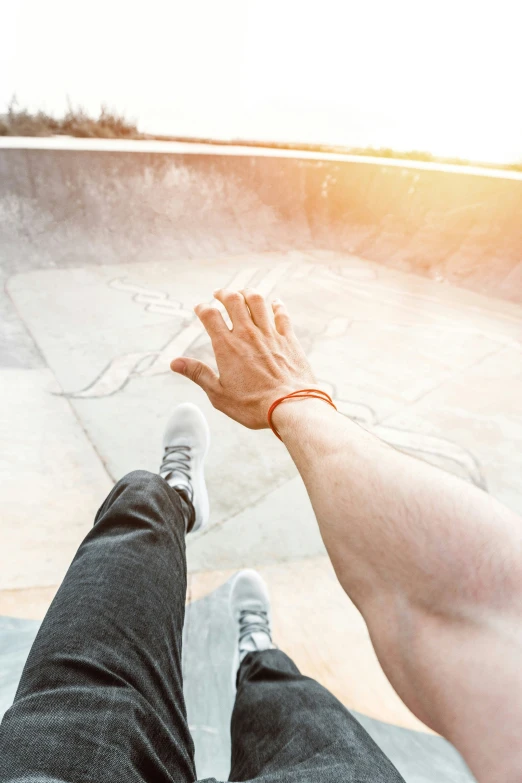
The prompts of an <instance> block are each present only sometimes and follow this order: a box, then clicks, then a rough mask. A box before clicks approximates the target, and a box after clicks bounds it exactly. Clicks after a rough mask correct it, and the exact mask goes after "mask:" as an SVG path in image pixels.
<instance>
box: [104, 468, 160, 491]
mask: <svg viewBox="0 0 522 783" xmlns="http://www.w3.org/2000/svg"><path fill="white" fill-rule="evenodd" d="M120 485H121V486H122V487H125V488H127V487H132V488H134V489H156V488H163V487H164V485H165V480H164V479H162V478H161V476H160V475H159V474H158V473H151V472H150V471H149V470H131V472H130V473H126V474H125V476H123V478H121V479H120V480H119V481H118V483H117V484H116V486H120Z"/></svg>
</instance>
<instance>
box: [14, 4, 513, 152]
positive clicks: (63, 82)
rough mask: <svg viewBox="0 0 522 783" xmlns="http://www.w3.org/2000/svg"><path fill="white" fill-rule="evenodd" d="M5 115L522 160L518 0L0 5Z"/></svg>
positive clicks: (182, 133) (201, 134) (174, 132)
mask: <svg viewBox="0 0 522 783" xmlns="http://www.w3.org/2000/svg"><path fill="white" fill-rule="evenodd" d="M0 19H1V27H0V111H1V110H2V108H1V107H2V106H5V105H6V104H7V102H8V101H9V99H10V97H11V96H12V95H13V94H16V96H17V98H18V101H19V103H20V104H21V105H24V106H28V107H29V108H33V109H36V108H44V109H46V110H47V111H49V112H51V113H60V112H62V111H63V110H64V108H65V106H66V103H67V99H68V98H69V99H70V101H71V102H72V103H73V104H74V105H82V106H83V107H85V108H86V109H87V110H88V111H90V112H93V113H96V112H97V111H98V110H99V107H100V104H101V103H105V104H107V105H108V106H109V107H112V108H114V109H116V110H118V111H120V112H123V113H125V114H126V115H127V116H128V117H129V118H130V119H134V120H136V121H137V122H138V125H139V127H140V129H141V130H143V131H146V132H150V133H163V134H171V135H180V136H195V137H203V138H208V137H211V138H216V139H220V138H225V139H257V140H276V141H297V142H310V143H314V142H315V143H323V144H339V145H344V146H348V147H350V146H373V147H393V148H395V149H399V150H412V149H415V150H426V151H429V152H432V153H434V154H436V155H443V156H458V157H463V158H468V159H471V160H478V161H491V162H510V161H521V160H522V100H520V92H521V85H520V82H521V77H522V46H521V44H520V39H521V30H522V4H521V3H520V0H494V1H491V0H395V2H393V3H391V2H389V0H388V2H386V1H385V0H359V1H358V2H352V0H320V1H316V0H305V1H304V2H303V0H300V1H299V2H298V1H297V0H277V2H276V1H274V0H184V2H178V0H170V1H169V2H167V1H166V0H147V2H146V3H145V2H140V3H137V2H136V3H129V2H128V0H127V1H126V2H122V1H121V0H103V1H101V0H91V1H90V2H89V3H88V4H87V3H71V2H70V0H45V2H42V0H0Z"/></svg>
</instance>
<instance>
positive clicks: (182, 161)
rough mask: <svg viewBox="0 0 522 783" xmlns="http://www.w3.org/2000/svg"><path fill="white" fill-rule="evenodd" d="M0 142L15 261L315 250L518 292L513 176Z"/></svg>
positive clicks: (154, 147)
mask: <svg viewBox="0 0 522 783" xmlns="http://www.w3.org/2000/svg"><path fill="white" fill-rule="evenodd" d="M0 142H1V146H0V251H1V253H2V259H3V260H2V265H3V266H5V264H7V265H9V259H14V258H15V257H16V259H17V270H18V271H20V270H21V269H22V268H23V267H24V261H26V262H27V267H28V268H29V267H34V264H35V261H37V262H38V263H40V264H41V265H42V267H46V266H64V265H67V266H74V265H78V266H80V265H81V264H82V262H83V260H85V258H86V257H87V256H88V257H89V258H90V259H93V258H95V259H98V261H99V263H103V264H107V263H118V262H122V261H134V260H135V261H144V260H147V259H149V258H150V259H154V260H159V259H163V260H165V261H169V260H175V259H181V258H183V259H190V258H196V257H205V256H206V257H213V256H217V255H223V254H230V253H233V254H241V253H249V254H251V253H253V252H254V253H255V252H265V251H271V250H272V251H273V250H283V251H289V250H299V251H306V249H307V248H312V247H313V248H314V249H323V250H325V251H343V252H349V253H353V254H354V255H357V256H359V257H362V258H367V259H370V260H373V261H378V262H380V263H382V264H386V265H389V266H392V267H395V268H399V269H403V270H406V271H410V272H415V273H418V274H422V275H426V276H429V277H432V278H436V279H439V280H441V281H448V282H451V283H456V284H459V285H463V286H465V287H469V288H472V289H474V290H477V291H480V292H482V293H486V294H489V295H490V296H498V297H502V298H505V299H511V300H513V301H519V302H520V301H522V219H521V215H522V174H521V173H517V172H509V171H497V170H493V169H477V168H471V167H469V168H468V167H458V166H451V165H443V164H433V163H415V162H410V161H399V160H388V159H376V158H364V157H356V156H350V155H333V154H321V153H309V152H296V151H286V150H267V149H258V148H248V147H243V148H239V147H226V146H213V145H198V144H194V145H190V144H176V143H161V142H140V141H138V142H118V141H103V140H81V139H74V140H73V139H70V140H69V139H63V138H62V139H59V138H58V139H8V138H5V139H0ZM4 262H5V263H4ZM5 271H8V270H6V269H4V272H5Z"/></svg>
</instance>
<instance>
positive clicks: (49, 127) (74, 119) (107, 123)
mask: <svg viewBox="0 0 522 783" xmlns="http://www.w3.org/2000/svg"><path fill="white" fill-rule="evenodd" d="M0 136H75V137H77V138H98V139H140V140H143V139H148V140H156V141H181V142H187V143H200V144H220V145H247V146H249V147H264V148H268V149H288V150H304V151H306V152H326V153H333V154H338V155H360V156H371V157H376V158H392V159H396V160H412V161H421V162H424V161H427V162H429V163H450V164H455V165H458V166H482V167H486V168H495V169H503V170H507V171H522V162H520V163H499V164H496V163H483V162H481V161H471V160H464V159H462V158H446V157H441V156H438V155H432V153H431V152H424V151H422V150H412V151H408V152H404V151H400V150H393V149H390V148H388V147H386V148H384V147H380V148H375V147H343V146H339V145H330V144H307V143H305V142H303V143H301V142H277V141H273V142H272V141H256V140H254V141H252V140H248V139H225V140H224V139H208V138H194V137H187V136H165V135H158V134H152V133H141V132H140V131H139V130H138V127H137V125H136V123H135V122H133V121H131V120H128V119H127V118H126V117H124V116H123V115H122V114H120V113H118V112H117V111H115V110H114V109H109V108H108V107H107V106H106V105H105V104H102V106H101V108H100V113H99V116H98V117H91V116H90V115H89V114H88V113H87V112H86V111H85V109H83V108H82V107H81V106H78V107H76V108H75V107H74V106H73V105H72V104H71V103H69V104H68V108H67V111H66V113H65V114H64V116H63V117H62V118H57V117H53V116H52V115H50V114H48V113H47V112H45V111H42V110H39V111H36V112H31V111H29V110H28V109H26V108H21V107H19V105H18V101H17V100H16V97H13V98H12V99H11V101H10V102H9V105H8V107H7V112H6V113H5V114H0Z"/></svg>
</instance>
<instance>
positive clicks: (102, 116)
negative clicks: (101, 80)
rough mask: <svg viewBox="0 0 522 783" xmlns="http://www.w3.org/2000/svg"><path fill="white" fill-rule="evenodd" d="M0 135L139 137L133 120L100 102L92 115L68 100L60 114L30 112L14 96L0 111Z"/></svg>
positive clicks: (102, 137)
mask: <svg viewBox="0 0 522 783" xmlns="http://www.w3.org/2000/svg"><path fill="white" fill-rule="evenodd" d="M0 136H76V137H78V138H83V139H85V138H87V139H90V138H98V139H142V138H144V136H143V134H141V133H140V132H139V131H138V128H137V126H136V124H135V123H134V122H131V121H129V120H127V119H126V118H125V117H124V116H123V115H122V114H119V113H118V112H116V111H114V110H113V109H109V108H108V107H107V106H105V105H104V104H102V106H101V108H100V113H99V116H98V117H91V116H90V115H89V114H88V113H87V112H86V111H85V109H83V108H82V107H81V106H78V107H74V106H73V105H72V104H71V103H69V104H68V107H67V111H66V112H65V114H64V116H63V117H61V118H57V117H53V116H52V115H51V114H48V113H47V112H45V111H42V110H41V109H40V110H39V111H37V112H31V111H29V110H28V109H26V108H22V107H19V105H18V101H17V100H16V97H13V98H12V99H11V100H10V102H9V105H8V106H7V112H6V113H5V114H0Z"/></svg>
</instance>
